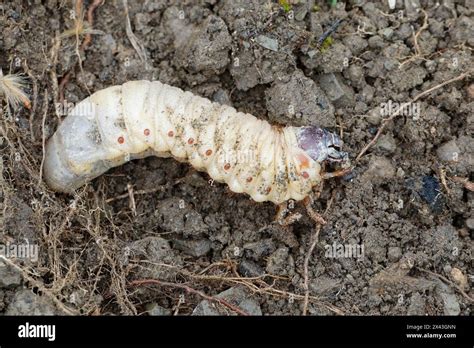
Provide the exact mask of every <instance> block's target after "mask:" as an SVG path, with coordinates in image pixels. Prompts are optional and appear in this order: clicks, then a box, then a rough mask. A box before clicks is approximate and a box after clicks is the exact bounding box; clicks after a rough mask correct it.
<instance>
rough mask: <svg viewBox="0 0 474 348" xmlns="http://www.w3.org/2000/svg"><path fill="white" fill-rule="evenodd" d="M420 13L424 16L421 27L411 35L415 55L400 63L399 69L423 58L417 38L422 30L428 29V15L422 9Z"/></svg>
mask: <svg viewBox="0 0 474 348" xmlns="http://www.w3.org/2000/svg"><path fill="white" fill-rule="evenodd" d="M421 11H422V12H423V15H424V19H423V25H422V26H421V28H420V29H418V31H417V32H416V33H414V34H413V46H415V54H414V55H413V56H411V57H410V58H408V59H406V60H405V61H403V62H402V63H400V66H399V68H401V67H402V66H403V65H405V64H407V63H409V62H411V61H413V60H416V59H418V58H421V57H422V56H423V54H422V53H421V49H420V45H419V44H418V37H419V36H420V34H421V32H422V31H423V30H425V29H427V28H428V14H427V13H426V11H425V10H423V9H422V10H421Z"/></svg>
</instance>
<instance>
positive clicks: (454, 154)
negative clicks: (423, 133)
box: [436, 140, 461, 162]
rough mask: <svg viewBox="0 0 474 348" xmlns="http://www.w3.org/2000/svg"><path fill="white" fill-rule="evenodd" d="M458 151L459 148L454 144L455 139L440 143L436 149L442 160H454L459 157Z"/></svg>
mask: <svg viewBox="0 0 474 348" xmlns="http://www.w3.org/2000/svg"><path fill="white" fill-rule="evenodd" d="M460 152H461V150H460V149H459V147H458V145H457V144H456V141H455V140H451V141H448V142H447V143H444V144H443V145H441V146H440V147H439V148H438V150H436V155H437V156H438V158H439V159H440V160H441V161H443V162H452V161H455V162H456V161H457V159H458V158H459V155H460Z"/></svg>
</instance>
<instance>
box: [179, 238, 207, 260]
mask: <svg viewBox="0 0 474 348" xmlns="http://www.w3.org/2000/svg"><path fill="white" fill-rule="evenodd" d="M173 246H174V248H176V249H178V250H181V251H182V252H184V253H186V254H188V255H191V256H195V257H200V256H204V255H206V254H207V253H208V252H209V251H210V250H211V242H210V241H209V240H208V239H199V240H179V239H175V240H173Z"/></svg>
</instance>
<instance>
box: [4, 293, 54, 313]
mask: <svg viewBox="0 0 474 348" xmlns="http://www.w3.org/2000/svg"><path fill="white" fill-rule="evenodd" d="M5 314H6V315H56V314H58V313H57V310H56V307H55V306H54V305H53V303H52V302H51V301H50V300H49V299H48V298H47V297H45V296H39V295H36V294H34V293H33V292H32V291H31V290H29V289H25V290H20V291H18V292H16V293H15V296H14V297H13V299H12V301H11V303H10V304H9V306H8V308H7V311H6V313H5Z"/></svg>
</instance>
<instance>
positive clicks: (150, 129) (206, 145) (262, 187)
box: [44, 81, 321, 203]
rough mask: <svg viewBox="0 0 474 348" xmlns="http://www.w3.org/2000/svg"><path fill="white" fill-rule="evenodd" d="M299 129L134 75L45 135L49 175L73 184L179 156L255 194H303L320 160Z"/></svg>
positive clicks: (276, 197) (54, 181)
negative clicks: (149, 159)
mask: <svg viewBox="0 0 474 348" xmlns="http://www.w3.org/2000/svg"><path fill="white" fill-rule="evenodd" d="M90 106H92V107H90ZM300 129H301V128H300V127H277V126H272V125H270V124H269V123H268V122H266V121H263V120H259V119H257V118H256V117H254V116H252V115H250V114H245V113H242V112H238V111H236V110H235V109H234V108H232V107H229V106H226V105H220V104H217V103H213V102H211V101H209V100H208V99H205V98H201V97H199V96H195V95H193V94H192V93H190V92H184V91H182V90H180V89H178V88H175V87H171V86H168V85H166V84H162V83H160V82H158V81H154V82H149V81H131V82H127V83H124V84H123V85H120V86H113V87H110V88H106V89H103V90H101V91H98V92H96V93H94V94H93V95H91V96H90V97H89V98H87V99H85V100H83V101H82V102H80V103H79V104H77V105H76V107H75V108H74V110H72V112H71V113H70V114H69V115H68V117H66V119H65V120H64V121H63V122H62V123H61V125H60V126H59V128H58V130H57V131H56V133H55V134H54V135H53V136H52V137H51V139H49V141H48V143H47V147H46V155H45V162H44V178H45V181H46V182H47V184H48V185H49V186H50V187H51V188H53V189H54V190H57V191H62V192H72V191H73V190H75V189H76V188H78V187H80V186H82V185H83V184H85V183H86V182H87V181H89V180H92V179H93V178H95V177H97V176H99V175H101V174H102V173H104V172H105V171H107V170H108V169H110V168H112V167H115V166H118V165H120V164H122V163H124V162H126V161H128V160H130V159H134V158H143V157H146V156H149V155H156V156H160V157H169V156H173V157H174V158H176V159H177V160H180V161H187V162H189V163H190V164H191V165H192V166H193V167H194V168H196V169H197V170H201V171H206V172H207V173H208V174H209V175H210V176H211V178H212V179H214V180H216V181H218V182H225V183H227V185H228V186H229V188H230V189H231V190H232V191H234V192H245V193H247V194H249V195H250V196H251V197H252V199H254V200H255V201H257V202H261V201H271V202H274V203H281V202H284V201H286V200H289V199H294V200H301V199H303V198H304V197H306V196H307V195H308V194H309V193H310V191H311V188H312V186H315V185H317V184H319V183H320V181H321V176H320V170H321V168H320V163H318V161H315V160H313V159H312V158H311V157H310V156H309V155H308V154H307V153H306V152H305V151H304V150H302V149H301V148H299V147H298V143H297V136H298V132H299V131H300Z"/></svg>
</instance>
